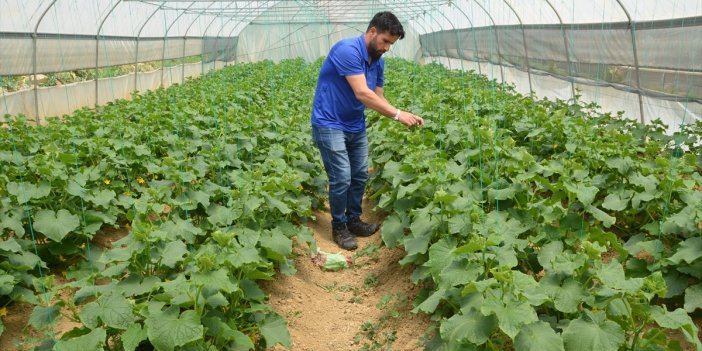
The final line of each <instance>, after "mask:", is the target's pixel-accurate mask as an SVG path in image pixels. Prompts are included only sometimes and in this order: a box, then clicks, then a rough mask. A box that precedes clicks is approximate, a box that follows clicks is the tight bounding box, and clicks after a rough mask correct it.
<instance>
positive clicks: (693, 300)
mask: <svg viewBox="0 0 702 351" xmlns="http://www.w3.org/2000/svg"><path fill="white" fill-rule="evenodd" d="M698 308H702V284H697V285H693V286H691V287H688V288H687V289H685V311H687V312H689V313H692V312H695V310H696V309H698Z"/></svg>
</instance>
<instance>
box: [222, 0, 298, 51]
mask: <svg viewBox="0 0 702 351" xmlns="http://www.w3.org/2000/svg"><path fill="white" fill-rule="evenodd" d="M253 9H254V8H251V10H253ZM299 11H302V10H299ZM299 11H298V13H299ZM246 15H248V13H247V14H246ZM295 16H297V14H296V15H295ZM293 18H294V17H293ZM245 19H246V17H245V16H244V17H242V18H241V19H238V21H237V22H238V23H237V24H236V25H235V26H234V27H233V28H232V30H230V31H229V34H228V35H227V38H231V37H232V33H234V30H236V27H237V26H239V24H240V23H243V22H244V20H245ZM233 20H234V17H232V18H230V19H229V21H227V23H226V24H225V25H228V24H229V22H231V21H233ZM222 29H224V26H222ZM237 46H239V40H238V39H237ZM236 57H238V56H235V60H236Z"/></svg>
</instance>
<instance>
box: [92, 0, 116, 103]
mask: <svg viewBox="0 0 702 351" xmlns="http://www.w3.org/2000/svg"><path fill="white" fill-rule="evenodd" d="M121 2H122V0H119V1H117V2H116V3H115V4H114V5H113V6H112V8H111V9H110V11H109V12H107V15H105V18H103V19H102V21H100V26H98V29H97V33H95V107H97V105H98V81H99V78H100V76H99V75H98V70H99V68H100V32H101V31H102V26H103V25H104V24H105V21H107V18H109V17H110V15H111V14H112V11H114V10H115V8H117V5H119V4H120V3H121Z"/></svg>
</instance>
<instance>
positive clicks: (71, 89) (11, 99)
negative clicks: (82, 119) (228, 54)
mask: <svg viewBox="0 0 702 351" xmlns="http://www.w3.org/2000/svg"><path fill="white" fill-rule="evenodd" d="M215 64H217V66H219V68H221V67H223V66H224V65H225V64H226V62H210V63H205V64H202V63H191V64H185V65H178V66H173V67H167V68H166V69H165V70H161V69H158V70H154V71H151V72H140V73H139V75H137V78H136V89H135V78H134V74H130V75H124V76H119V77H112V78H102V79H100V80H99V81H98V82H99V83H98V84H99V86H98V89H99V91H100V93H99V95H98V99H99V100H98V104H105V103H108V102H110V101H113V100H115V99H129V98H130V97H131V93H132V91H134V90H138V91H147V90H153V89H156V88H159V87H161V86H162V79H163V87H168V86H170V85H172V84H174V83H181V82H182V81H183V79H182V77H186V80H187V78H189V77H190V78H197V77H199V76H200V75H201V73H202V72H203V70H204V72H205V73H206V72H209V71H211V70H213V69H215V68H214V67H215ZM37 97H38V98H39V115H40V117H42V118H43V117H45V116H61V115H64V114H69V113H71V112H73V111H75V110H77V109H79V108H81V107H83V106H93V105H95V81H92V80H91V81H85V82H78V83H73V84H66V85H63V86H56V87H40V88H38V89H37ZM49 102H50V103H49ZM2 108H3V110H4V112H5V113H9V114H11V115H18V114H25V115H26V116H27V117H30V118H32V119H34V117H35V115H34V90H23V91H18V92H14V93H5V95H4V97H3V106H2Z"/></svg>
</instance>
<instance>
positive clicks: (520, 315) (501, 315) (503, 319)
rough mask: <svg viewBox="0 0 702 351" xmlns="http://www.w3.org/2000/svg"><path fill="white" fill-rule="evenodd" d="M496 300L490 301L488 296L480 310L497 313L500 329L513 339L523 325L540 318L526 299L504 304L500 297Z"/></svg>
mask: <svg viewBox="0 0 702 351" xmlns="http://www.w3.org/2000/svg"><path fill="white" fill-rule="evenodd" d="M494 300H496V301H494V303H490V298H488V297H486V302H485V303H484V304H483V306H482V307H481V309H480V310H481V312H482V313H483V314H495V315H496V316H497V320H498V325H499V326H500V329H501V330H502V331H503V332H504V333H505V334H507V335H508V336H509V337H510V338H512V339H514V337H515V336H517V333H519V331H520V330H521V329H522V327H523V326H525V325H528V324H531V323H533V322H536V321H538V320H539V317H538V316H537V315H536V311H535V310H534V308H533V307H531V305H530V304H529V303H527V302H525V301H515V302H510V303H508V304H504V303H503V302H502V301H500V300H499V299H494Z"/></svg>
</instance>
